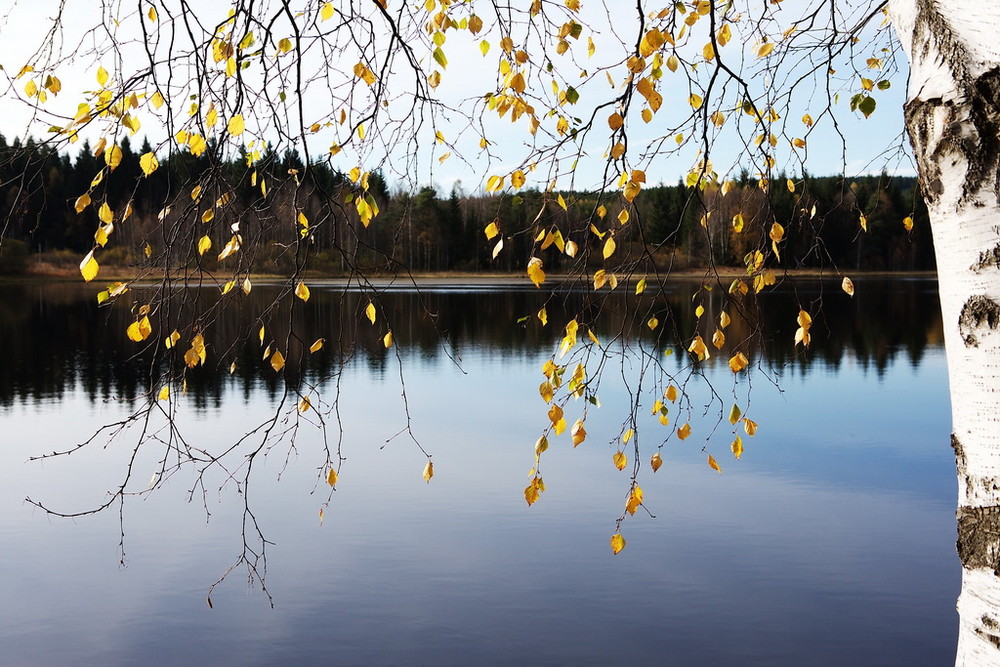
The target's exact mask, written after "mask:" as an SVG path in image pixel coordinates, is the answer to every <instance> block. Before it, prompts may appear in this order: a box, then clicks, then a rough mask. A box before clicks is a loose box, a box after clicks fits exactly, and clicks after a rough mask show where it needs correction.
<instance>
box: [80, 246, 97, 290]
mask: <svg viewBox="0 0 1000 667" xmlns="http://www.w3.org/2000/svg"><path fill="white" fill-rule="evenodd" d="M100 269H101V267H100V265H99V264H98V263H97V260H96V259H94V251H93V250H91V251H90V252H88V253H87V256H86V257H84V258H83V261H82V262H80V274H81V275H82V276H83V279H84V280H85V281H87V282H88V283H89V282H90V281H91V280H93V279H94V278H96V277H97V273H98V272H99V271H100Z"/></svg>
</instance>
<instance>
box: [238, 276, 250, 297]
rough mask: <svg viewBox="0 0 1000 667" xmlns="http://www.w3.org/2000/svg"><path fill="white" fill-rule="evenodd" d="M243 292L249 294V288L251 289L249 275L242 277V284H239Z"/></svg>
mask: <svg viewBox="0 0 1000 667" xmlns="http://www.w3.org/2000/svg"><path fill="white" fill-rule="evenodd" d="M240 289H242V290H243V293H244V294H249V293H250V290H252V289H253V283H251V282H250V276H247V277H246V278H244V279H243V285H241V286H240Z"/></svg>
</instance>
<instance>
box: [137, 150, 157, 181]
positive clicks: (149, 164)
mask: <svg viewBox="0 0 1000 667" xmlns="http://www.w3.org/2000/svg"><path fill="white" fill-rule="evenodd" d="M159 166H160V162H159V160H157V159H156V156H155V155H153V153H152V152H150V153H144V154H143V155H142V156H140V157H139V168H141V169H142V173H144V174H145V175H146V176H149V175H150V174H152V173H153V172H154V171H156V170H157V168H158V167H159Z"/></svg>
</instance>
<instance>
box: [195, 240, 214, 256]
mask: <svg viewBox="0 0 1000 667" xmlns="http://www.w3.org/2000/svg"><path fill="white" fill-rule="evenodd" d="M211 248H212V239H210V238H208V235H205V236H202V237H201V238H200V239H198V254H199V255H204V254H205V253H206V252H208V251H209V250H211Z"/></svg>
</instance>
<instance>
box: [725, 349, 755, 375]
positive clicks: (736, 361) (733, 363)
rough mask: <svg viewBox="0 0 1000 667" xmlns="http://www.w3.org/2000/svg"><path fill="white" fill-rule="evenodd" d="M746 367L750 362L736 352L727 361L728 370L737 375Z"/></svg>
mask: <svg viewBox="0 0 1000 667" xmlns="http://www.w3.org/2000/svg"><path fill="white" fill-rule="evenodd" d="M748 365H750V361H749V360H748V359H747V357H746V355H745V354H743V353H742V352H737V353H736V354H734V355H733V356H732V357H730V359H729V369H730V370H731V371H732V372H734V373H739V372H740V371H741V370H743V369H744V368H746V367H747V366H748Z"/></svg>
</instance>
